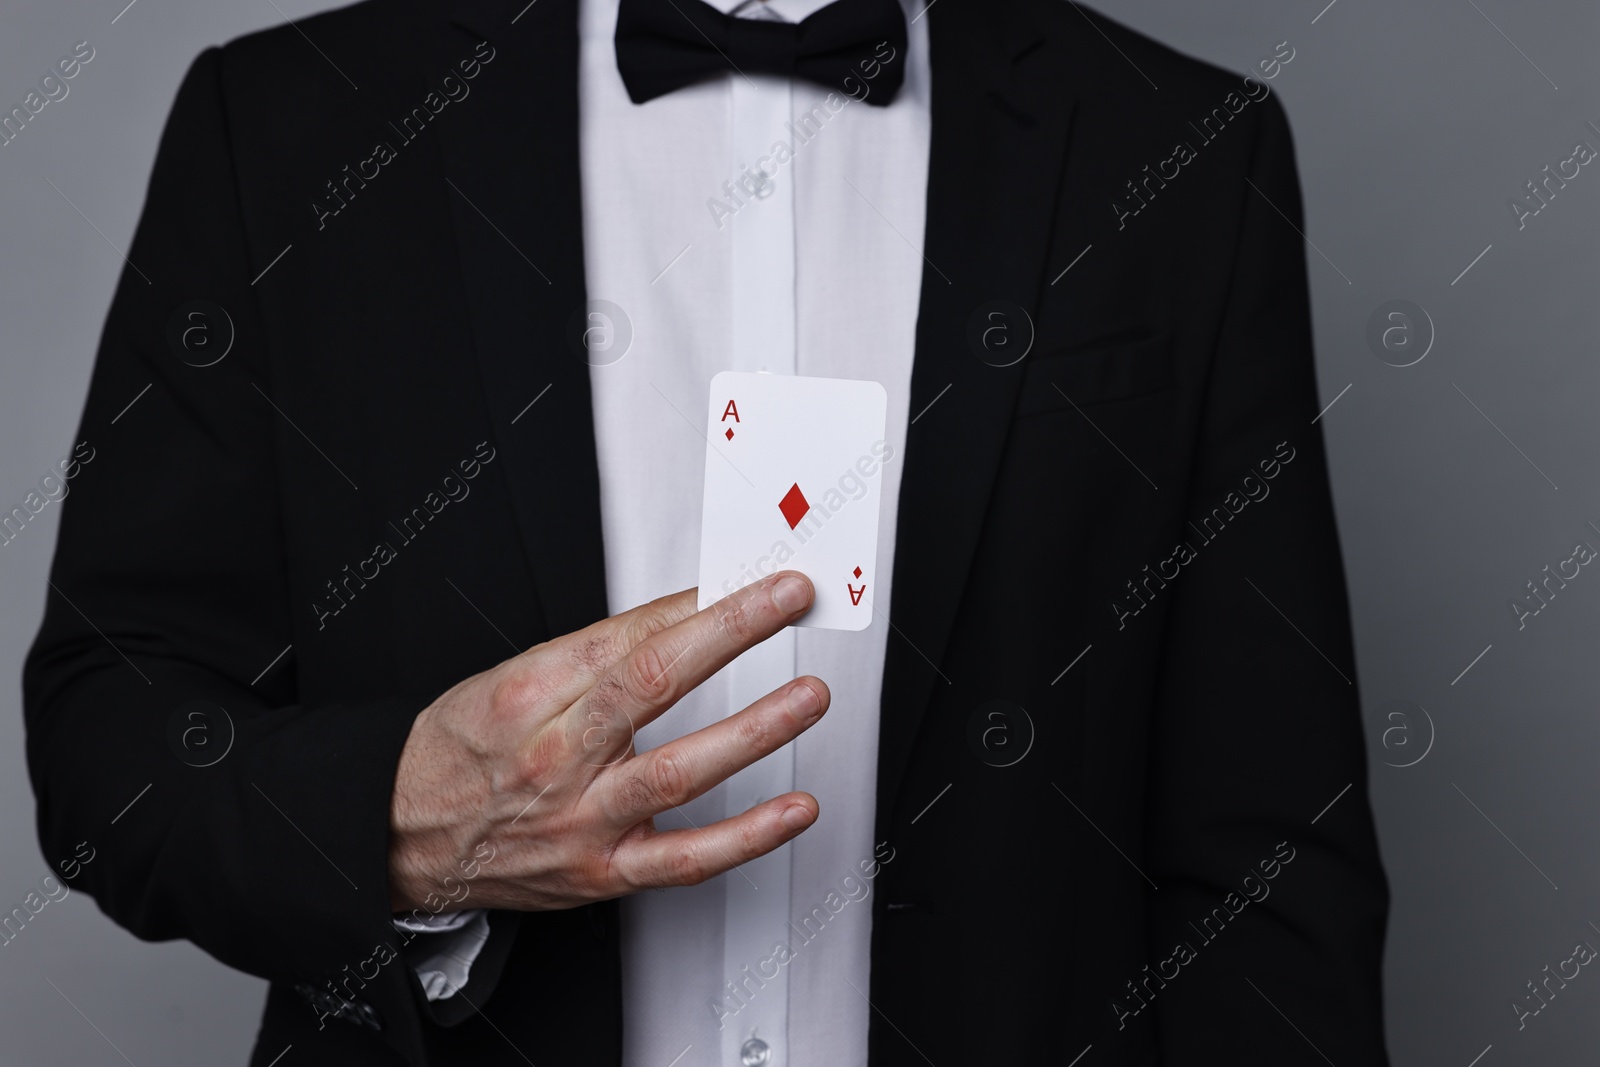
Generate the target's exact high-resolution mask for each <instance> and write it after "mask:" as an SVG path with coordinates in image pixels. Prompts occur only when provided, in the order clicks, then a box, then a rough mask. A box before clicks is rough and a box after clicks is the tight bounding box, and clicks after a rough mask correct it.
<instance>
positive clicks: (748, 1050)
mask: <svg viewBox="0 0 1600 1067" xmlns="http://www.w3.org/2000/svg"><path fill="white" fill-rule="evenodd" d="M739 1062H740V1063H742V1064H744V1067H764V1065H765V1064H768V1063H771V1062H772V1049H771V1047H769V1046H768V1045H767V1043H766V1042H765V1041H763V1040H761V1039H760V1038H759V1037H752V1038H751V1039H750V1040H749V1041H746V1042H745V1043H744V1047H743V1048H741V1049H740V1050H739Z"/></svg>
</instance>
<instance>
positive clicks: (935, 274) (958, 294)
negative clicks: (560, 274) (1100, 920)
mask: <svg viewBox="0 0 1600 1067" xmlns="http://www.w3.org/2000/svg"><path fill="white" fill-rule="evenodd" d="M1019 6H1020V5H1012V4H1005V5H996V6H994V7H987V8H979V7H977V6H975V5H960V4H952V5H948V6H940V7H937V8H934V9H932V10H931V11H930V12H929V19H930V23H931V24H930V26H929V37H930V39H931V51H932V56H931V61H932V68H933V70H932V73H933V116H932V131H933V132H932V141H931V144H930V149H929V160H928V198H927V225H926V235H925V241H924V253H925V257H926V260H927V265H926V266H925V267H924V269H923V277H922V295H921V305H920V310H919V312H918V317H917V333H916V355H915V359H914V362H913V365H912V372H911V412H912V415H913V418H914V420H915V421H914V422H913V424H912V425H911V427H910V430H909V432H908V434H907V439H906V456H905V463H906V466H905V472H904V474H903V475H902V482H901V487H900V511H899V519H898V523H897V532H896V548H895V560H894V593H893V597H892V604H891V609H890V617H891V619H892V621H893V625H894V631H893V632H892V633H891V634H890V635H889V645H888V656H887V660H886V662H885V666H884V684H883V701H882V715H881V719H880V725H879V746H878V794H877V795H878V825H879V827H880V830H881V831H886V830H887V828H888V826H889V825H890V819H891V817H892V816H893V814H894V803H895V800H896V797H897V795H898V792H899V787H900V783H901V780H902V778H903V776H904V774H905V769H906V764H907V762H908V761H909V759H910V756H911V751H912V748H913V745H914V743H915V741H916V735H917V729H918V726H919V724H920V722H921V719H922V716H923V714H924V712H925V711H926V709H927V706H928V704H929V701H930V699H932V697H933V692H934V689H935V687H940V688H942V687H945V686H949V685H954V684H957V682H958V680H956V679H950V678H947V677H945V676H944V674H943V672H942V671H941V670H940V669H939V668H937V667H936V666H935V664H939V663H941V661H942V660H943V658H944V655H945V652H946V648H947V646H948V643H949V638H950V633H951V630H952V628H953V627H954V625H955V619H956V612H957V609H958V607H959V605H960V602H961V594H962V589H963V586H964V585H965V582H966V576H967V574H968V571H969V569H970V564H971V561H972V556H973V553H974V551H975V550H976V548H977V543H978V538H979V535H980V532H981V530H982V526H983V522H984V515H985V513H986V511H987V508H988V501H989V492H990V487H991V484H992V483H993V481H994V478H995V474H996V470H997V468H998V466H999V463H1000V458H1001V454H1002V452H1003V450H1004V448H1005V443H1006V436H1007V432H1008V429H1009V426H1010V422H1011V416H1012V410H1013V408H1014V407H1015V404H1016V398H1017V391H1018V388H1019V386H1020V384H1021V380H1022V370H1023V366H1024V363H1025V361H1024V362H1023V363H1018V364H1016V365H1013V366H1010V367H996V366H992V365H990V364H988V363H985V362H984V361H983V360H981V359H980V358H979V357H978V355H977V354H976V352H975V350H974V347H973V343H972V337H973V335H974V333H977V334H981V333H982V329H983V328H985V327H983V326H980V327H979V329H978V330H977V331H973V330H972V328H971V327H972V324H973V322H974V321H978V320H980V319H982V316H981V314H980V309H982V308H983V307H984V306H985V305H989V306H993V304H992V302H995V301H1004V302H1006V303H1008V304H1011V305H1014V306H1016V307H1020V308H1021V309H1023V310H1024V311H1025V312H1026V313H1027V317H1028V320H1029V321H1030V322H1031V321H1036V312H1037V308H1038V304H1039V297H1040V293H1041V291H1042V290H1043V288H1044V287H1045V286H1046V285H1047V284H1048V280H1047V278H1046V270H1047V267H1048V266H1049V264H1048V263H1047V259H1048V255H1049V251H1050V241H1049V239H1050V232H1051V228H1052V227H1051V223H1052V220H1053V219H1054V216H1055V209H1056V200H1057V191H1058V188H1059V182H1060V176H1061V171H1062V165H1063V159H1064V157H1065V148H1066V142H1067V133H1068V129H1069V127H1070V120H1071V115H1072V111H1073V107H1072V105H1071V104H1070V102H1069V100H1070V94H1069V91H1068V89H1067V87H1066V83H1065V79H1064V78H1063V77H1061V75H1060V73H1059V65H1060V64H1061V62H1062V57H1061V56H1060V55H1058V54H1053V52H1052V49H1051V48H1050V46H1049V43H1048V42H1045V41H1043V40H1041V35H1040V34H1039V32H1038V31H1037V30H1036V29H1035V28H1034V27H1033V26H1031V25H1030V24H1028V23H1027V22H1025V21H1023V19H1022V17H1021V15H1020V13H1019V12H1018V11H1017V10H1016V8H1017V7H1019ZM975 316H978V319H975ZM1009 317H1010V319H1011V320H1012V321H1010V322H1009V329H1010V331H1011V334H1012V340H1013V343H1015V342H1016V340H1017V338H1018V336H1019V335H1020V331H1030V332H1031V326H1028V325H1024V324H1022V323H1020V322H1019V321H1016V320H1017V319H1018V317H1017V316H1016V315H1014V314H1012V315H1010V316H1009ZM982 321H984V322H985V323H987V322H988V321H990V320H982ZM946 391H948V392H947V395H944V396H943V397H942V399H940V397H941V394H945V393H946ZM936 399H939V400H940V402H939V403H938V404H937V405H935V406H934V407H932V408H931V409H929V410H924V409H927V408H928V405H930V404H933V403H934V401H935V400H936ZM926 799H927V798H925V797H912V798H907V802H908V803H918V804H920V802H922V801H925V800H926Z"/></svg>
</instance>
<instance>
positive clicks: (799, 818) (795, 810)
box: [779, 804, 811, 830]
mask: <svg viewBox="0 0 1600 1067" xmlns="http://www.w3.org/2000/svg"><path fill="white" fill-rule="evenodd" d="M779 819H780V820H781V821H782V822H783V825H784V826H785V827H787V828H788V829H790V830H804V829H805V828H806V827H808V826H810V825H811V813H810V812H809V811H807V810H806V809H805V808H804V807H802V806H800V805H799V804H795V805H793V806H792V807H788V808H784V809H783V814H782V815H781V816H779Z"/></svg>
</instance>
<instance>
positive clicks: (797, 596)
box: [772, 575, 811, 615]
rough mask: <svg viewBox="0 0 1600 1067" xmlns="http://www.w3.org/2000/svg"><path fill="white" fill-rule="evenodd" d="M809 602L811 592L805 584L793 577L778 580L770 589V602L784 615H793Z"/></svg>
mask: <svg viewBox="0 0 1600 1067" xmlns="http://www.w3.org/2000/svg"><path fill="white" fill-rule="evenodd" d="M810 601H811V590H810V589H809V588H808V587H807V586H806V583H805V582H804V581H803V580H801V579H799V578H796V577H794V576H793V575H789V576H786V577H784V578H780V579H779V580H778V584H777V585H775V586H773V587H772V602H773V603H774V604H776V605H778V610H779V611H781V612H783V613H784V614H785V615H793V614H794V613H795V612H797V611H800V610H801V609H802V608H804V607H805V606H806V605H807V604H808V603H810Z"/></svg>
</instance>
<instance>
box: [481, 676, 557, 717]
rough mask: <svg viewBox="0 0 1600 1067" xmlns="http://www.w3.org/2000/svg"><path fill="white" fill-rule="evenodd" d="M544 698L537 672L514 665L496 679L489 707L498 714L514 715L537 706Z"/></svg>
mask: <svg viewBox="0 0 1600 1067" xmlns="http://www.w3.org/2000/svg"><path fill="white" fill-rule="evenodd" d="M543 698H544V687H543V686H542V685H541V684H540V682H539V678H538V676H537V674H536V673H535V672H534V671H532V670H529V669H527V668H525V667H514V668H511V669H508V670H506V671H505V672H503V673H502V674H501V675H500V677H498V678H496V679H495V680H494V683H493V686H492V688H491V689H490V690H489V707H490V710H491V711H492V712H493V713H494V714H496V715H505V716H513V715H518V714H521V713H522V712H525V711H527V710H528V709H529V708H532V707H534V706H536V705H537V704H538V703H539V702H540V701H541V700H542V699H543Z"/></svg>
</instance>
